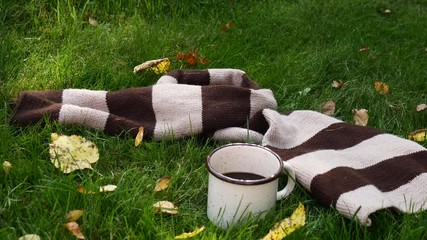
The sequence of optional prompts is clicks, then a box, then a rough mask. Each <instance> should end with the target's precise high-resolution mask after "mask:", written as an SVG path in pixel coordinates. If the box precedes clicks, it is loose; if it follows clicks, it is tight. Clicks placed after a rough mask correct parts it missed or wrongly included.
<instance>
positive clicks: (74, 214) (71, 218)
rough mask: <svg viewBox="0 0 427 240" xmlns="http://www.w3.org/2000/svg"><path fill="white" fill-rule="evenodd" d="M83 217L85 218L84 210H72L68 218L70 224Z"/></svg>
mask: <svg viewBox="0 0 427 240" xmlns="http://www.w3.org/2000/svg"><path fill="white" fill-rule="evenodd" d="M81 216H83V210H72V211H69V212H68V213H67V217H66V218H67V221H68V222H75V221H76V220H77V219H79V218H80V217H81Z"/></svg>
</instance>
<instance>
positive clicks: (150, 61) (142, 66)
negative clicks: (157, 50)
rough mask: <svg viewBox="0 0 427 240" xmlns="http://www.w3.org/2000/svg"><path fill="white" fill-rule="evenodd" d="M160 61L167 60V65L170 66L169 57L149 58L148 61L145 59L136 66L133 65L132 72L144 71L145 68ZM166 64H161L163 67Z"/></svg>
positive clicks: (153, 65)
mask: <svg viewBox="0 0 427 240" xmlns="http://www.w3.org/2000/svg"><path fill="white" fill-rule="evenodd" d="M162 62H169V66H170V61H169V58H161V59H155V60H149V61H146V62H144V63H142V64H139V65H138V66H136V67H134V68H133V73H138V72H142V71H144V70H146V69H149V68H152V67H155V66H157V65H158V64H160V63H162ZM166 65H167V64H166ZM166 65H165V66H163V67H166Z"/></svg>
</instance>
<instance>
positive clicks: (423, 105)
mask: <svg viewBox="0 0 427 240" xmlns="http://www.w3.org/2000/svg"><path fill="white" fill-rule="evenodd" d="M426 108H427V104H425V103H421V104H419V105H418V106H417V112H420V111H422V110H424V109H426Z"/></svg>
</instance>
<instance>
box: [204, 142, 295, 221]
mask: <svg viewBox="0 0 427 240" xmlns="http://www.w3.org/2000/svg"><path fill="white" fill-rule="evenodd" d="M206 166H207V168H208V171H209V180H208V204H207V215H208V218H209V219H210V220H211V221H212V222H213V223H214V224H215V225H216V226H218V227H221V228H223V229H226V228H228V227H229V226H231V225H234V224H236V223H238V222H240V221H241V220H243V219H244V218H245V217H247V216H248V215H251V216H259V217H260V218H262V217H264V216H265V214H266V213H267V212H268V211H269V210H270V209H271V208H272V207H274V206H275V204H276V201H277V200H280V199H283V198H286V197H288V196H289V194H290V193H291V192H292V190H293V189H294V187H295V182H294V179H295V172H294V170H293V168H292V167H291V166H290V165H289V164H288V163H286V162H283V161H282V160H281V158H280V157H279V156H278V155H277V154H276V153H274V152H273V151H271V150H270V149H268V148H266V147H263V146H259V145H255V144H246V143H232V144H228V145H224V146H221V147H219V148H217V149H215V150H214V151H212V152H211V153H210V154H209V155H208V157H207V159H206ZM284 170H285V172H286V173H287V175H288V182H287V185H286V187H285V188H284V189H282V190H280V191H279V192H278V184H279V176H280V175H281V174H282V173H283V172H284Z"/></svg>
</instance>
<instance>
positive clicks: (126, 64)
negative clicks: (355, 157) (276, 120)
mask: <svg viewBox="0 0 427 240" xmlns="http://www.w3.org/2000/svg"><path fill="white" fill-rule="evenodd" d="M426 25H427V3H426V2H425V1H424V0H412V1H403V0H400V1H392V0H346V1H339V0H325V1H310V0H301V1H296V0H289V1H282V0H271V1H252V0H250V1H231V0H229V1H214V0H206V1H189V0H182V1H173V0H165V1H160V0H158V1H155V0H153V1H149V0H146V1H136V0H134V1H113V0H104V1H89V0H88V1H77V0H68V1H65V0H64V1H62V0H58V1H52V0H31V1H10V0H3V1H1V2H0V101H1V103H2V104H1V105H0V141H1V144H0V162H1V163H3V162H4V161H9V162H10V163H12V169H11V170H10V172H9V174H6V173H5V172H4V171H1V172H0V189H1V192H0V239H18V238H19V237H20V236H22V235H24V234H31V233H34V234H38V235H39V236H40V237H41V238H42V239H75V237H74V236H72V235H71V234H70V233H69V232H67V230H66V229H65V228H64V226H63V225H64V224H65V223H66V219H65V215H66V214H67V212H69V211H71V210H74V209H82V210H84V215H83V216H82V218H81V219H79V220H78V222H79V224H80V227H81V229H82V231H83V233H84V234H85V236H86V238H87V239H173V238H174V236H176V235H179V234H181V233H183V232H188V231H191V230H192V229H194V228H195V227H201V226H205V227H206V229H205V230H204V231H203V232H202V233H200V234H199V235H198V236H197V237H196V238H198V239H259V238H261V237H263V236H264V235H265V234H266V233H268V231H269V229H270V228H271V227H272V226H273V225H274V223H276V222H278V221H279V220H281V219H283V218H285V217H288V216H289V215H290V214H292V212H293V210H294V209H295V208H296V207H297V206H298V204H299V203H303V204H304V206H305V208H306V211H307V219H306V225H305V226H304V227H302V228H300V229H299V230H297V231H295V232H294V233H292V234H291V235H290V236H289V239H426V238H427V212H420V213H415V214H402V213H399V212H396V211H394V210H386V211H381V212H378V213H375V214H373V215H372V216H371V218H372V221H373V225H372V226H370V227H365V226H362V225H361V224H359V223H358V222H357V221H356V220H355V219H347V218H345V217H343V216H341V215H339V214H338V212H337V211H336V210H335V209H334V208H332V207H329V208H327V207H326V208H325V207H323V206H321V205H320V204H319V203H318V202H317V200H316V199H314V198H312V197H311V196H310V193H309V192H307V191H306V190H304V189H303V188H302V187H301V186H297V187H296V189H295V191H294V192H293V194H292V195H291V196H290V197H289V198H288V199H286V200H282V201H279V202H277V205H276V208H275V209H274V210H273V211H271V212H270V213H269V214H268V215H267V217H266V218H265V219H263V220H259V221H256V220H253V221H250V222H248V223H246V224H245V225H244V226H242V227H240V228H232V229H229V230H227V231H223V230H221V229H219V228H216V227H215V226H214V225H212V224H211V223H210V222H209V219H208V218H207V216H206V201H207V176H208V172H207V170H206V167H205V164H204V161H205V158H206V156H207V154H208V153H209V152H210V151H212V150H213V149H214V148H215V147H218V146H221V145H223V144H225V142H220V141H214V140H211V139H203V140H201V139H199V138H198V137H197V136H194V137H189V138H185V139H178V140H161V141H143V142H142V143H141V145H140V146H139V147H135V146H134V139H133V138H132V137H130V136H129V135H128V134H127V133H123V134H121V135H117V136H109V135H106V134H105V133H102V132H99V131H96V130H93V129H89V128H84V127H77V126H63V125H60V124H58V123H56V122H48V123H47V124H45V125H43V124H36V125H32V126H27V127H22V128H19V127H16V126H12V125H10V124H9V122H8V120H9V118H10V117H11V115H12V111H13V108H12V107H11V106H10V105H9V103H10V102H13V100H14V99H15V98H16V97H17V95H18V93H19V92H20V91H23V90H52V89H65V88H86V89H94V90H109V91H112V90H119V89H125V88H129V87H142V86H149V85H152V84H154V83H155V82H156V81H157V79H158V78H159V77H160V75H157V74H156V73H154V72H151V71H146V72H142V73H138V74H134V73H133V68H134V67H135V66H136V65H138V64H140V63H142V62H144V61H147V60H151V59H158V58H164V57H168V58H169V59H170V60H171V67H172V68H173V69H180V68H191V69H206V68H237V69H242V70H244V71H245V72H246V73H247V74H248V76H249V77H250V78H251V79H253V80H255V81H257V83H259V85H261V86H262V87H263V88H270V89H272V90H273V92H274V94H275V97H276V99H277V101H278V105H279V110H280V111H292V110H299V109H308V110H314V111H321V106H322V104H323V103H324V102H326V101H328V100H333V101H334V102H335V103H336V110H335V112H334V114H333V116H334V117H336V118H338V119H341V120H343V121H345V122H349V123H353V113H352V110H353V109H361V108H364V109H367V110H368V113H369V122H368V126H371V127H374V128H377V129H379V130H381V131H384V132H387V133H391V134H394V135H397V136H400V137H403V138H407V137H408V134H409V133H411V132H412V131H415V130H418V129H423V128H427V125H426V123H427V110H422V111H417V110H416V107H417V105H419V104H421V103H427V84H426V81H427V68H426V66H427V42H426V39H427V31H426ZM191 51H197V52H198V54H199V57H203V58H204V59H206V60H207V61H206V62H203V63H202V62H199V63H197V64H196V65H193V64H190V65H189V64H187V63H186V62H185V61H180V60H178V59H177V54H178V53H186V52H191ZM340 80H342V81H343V83H344V85H343V86H342V87H341V88H334V87H332V86H331V84H332V82H333V81H340ZM375 82H382V83H385V84H387V86H388V87H389V91H388V92H387V93H386V94H381V93H379V92H378V91H376V90H375V88H374V84H375ZM51 133H60V134H66V135H72V134H76V135H81V136H84V137H85V138H87V139H88V140H90V141H92V142H94V143H95V144H96V145H97V146H98V148H99V152H100V160H99V161H98V162H97V163H96V164H94V165H93V167H94V170H82V171H76V172H73V173H70V174H64V173H61V172H60V171H58V170H56V169H55V168H54V166H53V164H52V163H51V162H50V161H49V150H48V146H49V143H50V137H51ZM343 137H345V136H343ZM420 144H421V145H423V146H424V147H427V142H426V141H424V142H420ZM361 154H363V153H361ZM163 176H171V186H170V187H169V188H167V189H166V190H165V191H162V192H159V193H153V188H154V186H155V184H156V181H157V179H159V178H161V177H163ZM107 184H114V185H117V186H118V188H117V189H116V191H114V192H108V193H103V194H82V193H80V192H78V191H77V188H78V187H79V186H84V187H85V188H86V189H89V190H91V189H92V190H93V189H97V188H99V186H102V185H107ZM159 200H169V201H172V202H174V203H175V204H177V205H178V206H179V209H180V214H179V215H176V216H175V215H174V216H169V215H164V214H156V213H154V212H153V209H152V205H153V203H155V202H156V201H159Z"/></svg>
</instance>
